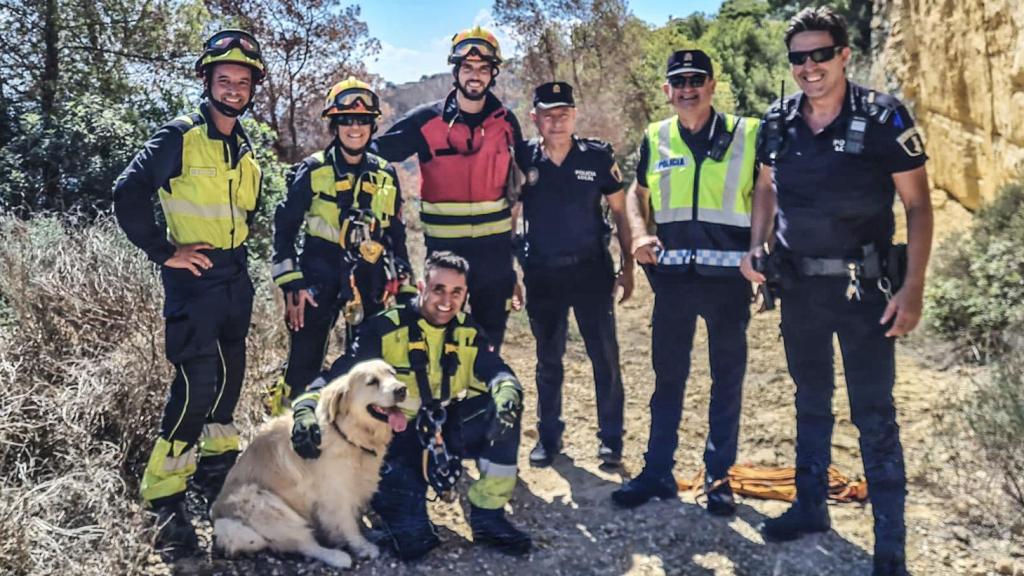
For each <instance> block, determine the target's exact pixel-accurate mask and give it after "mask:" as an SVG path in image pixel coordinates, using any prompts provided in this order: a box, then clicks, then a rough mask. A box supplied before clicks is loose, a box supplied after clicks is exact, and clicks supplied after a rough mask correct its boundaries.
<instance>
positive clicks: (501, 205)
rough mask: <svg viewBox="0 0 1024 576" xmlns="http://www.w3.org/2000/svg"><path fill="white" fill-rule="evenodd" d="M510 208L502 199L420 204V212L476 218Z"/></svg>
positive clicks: (506, 201)
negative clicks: (476, 216)
mask: <svg viewBox="0 0 1024 576" xmlns="http://www.w3.org/2000/svg"><path fill="white" fill-rule="evenodd" d="M506 208H508V200H506V199H505V198H500V199H498V200H491V201H488V202H420V210H421V211H423V213H425V214H434V215H437V216H475V215H480V214H491V213H494V212H501V211H502V210H504V209H506Z"/></svg>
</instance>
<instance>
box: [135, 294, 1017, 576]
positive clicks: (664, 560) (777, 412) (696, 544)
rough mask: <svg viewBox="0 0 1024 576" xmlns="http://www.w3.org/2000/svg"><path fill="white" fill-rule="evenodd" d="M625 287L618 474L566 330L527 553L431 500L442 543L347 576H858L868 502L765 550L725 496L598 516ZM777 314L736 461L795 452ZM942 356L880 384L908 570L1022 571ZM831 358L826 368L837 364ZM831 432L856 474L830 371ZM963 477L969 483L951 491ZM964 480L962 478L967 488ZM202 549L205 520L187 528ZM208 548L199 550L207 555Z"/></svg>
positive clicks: (527, 344) (199, 563) (528, 507)
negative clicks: (904, 478)
mask: <svg viewBox="0 0 1024 576" xmlns="http://www.w3.org/2000/svg"><path fill="white" fill-rule="evenodd" d="M638 280H639V281H638V286H639V289H638V293H637V295H636V296H635V297H634V299H633V300H631V301H629V302H627V303H626V304H625V305H624V306H622V307H621V308H619V312H618V320H619V330H620V341H621V344H622V366H623V371H624V380H625V385H626V390H627V394H626V397H627V401H626V422H627V427H628V431H627V434H626V438H625V445H626V450H625V466H624V469H622V470H619V471H604V470H601V469H600V468H599V466H598V460H597V458H596V450H597V441H596V439H595V433H596V424H595V422H594V417H595V408H594V392H593V389H592V385H591V381H592V380H591V375H590V367H589V364H588V361H587V358H586V355H585V353H584V351H583V346H582V342H581V341H580V338H579V336H578V334H577V333H575V332H574V333H573V334H571V336H570V339H571V342H570V346H569V349H568V352H567V355H566V359H565V363H566V371H565V376H566V390H565V395H566V400H565V412H566V413H565V421H566V424H567V430H566V436H565V453H564V455H562V456H560V457H559V458H558V460H557V461H556V462H555V465H554V466H553V467H551V468H548V469H533V468H530V466H529V465H528V463H527V454H528V452H529V449H530V448H531V447H532V446H533V444H534V442H535V439H536V433H535V431H534V430H533V429H532V427H533V425H534V424H535V418H534V416H533V408H534V396H533V395H532V394H530V393H529V392H528V393H527V400H526V402H527V410H526V416H525V422H524V424H525V426H524V430H525V432H524V437H523V444H522V447H521V449H520V466H521V471H520V475H521V476H520V477H521V482H520V484H519V486H518V488H517V489H516V494H515V497H514V500H513V502H512V509H513V510H514V513H513V515H512V518H513V519H514V521H515V522H516V523H517V524H518V525H519V526H521V527H523V528H525V529H526V530H528V531H529V532H530V533H531V534H532V535H533V537H534V542H535V543H536V547H535V550H534V552H533V553H531V554H530V555H529V556H528V557H525V558H522V559H508V558H505V557H503V556H500V555H498V554H496V553H494V552H492V551H490V550H486V549H482V548H478V547H475V546H474V545H473V544H472V542H471V541H470V539H469V538H470V534H469V529H468V525H467V524H466V522H465V519H464V513H463V507H466V506H467V503H466V502H465V499H464V498H463V499H462V500H461V501H460V502H458V503H456V504H434V505H432V506H431V514H432V516H433V519H434V521H435V522H436V523H437V524H438V526H439V528H440V532H441V538H442V540H443V546H442V547H441V548H440V549H438V550H436V551H435V552H433V553H432V554H431V555H430V556H429V557H428V558H427V559H426V560H424V561H422V562H419V563H417V564H413V565H404V564H401V563H399V562H397V561H396V560H395V559H394V557H393V556H390V555H387V554H385V555H383V556H382V557H381V558H380V559H378V560H376V561H373V562H366V563H362V564H361V565H359V566H357V567H356V568H355V569H354V570H353V571H351V573H352V574H392V573H394V574H428V573H436V572H438V571H443V572H445V573H457V574H517V575H520V574H523V573H536V574H629V575H655V574H709V575H710V574H714V575H729V574H736V575H762V574H764V575H769V574H771V575H802V574H806V575H818V574H834V575H843V576H846V575H860V574H868V573H870V566H871V557H870V550H871V545H872V533H871V511H870V505H859V504H835V505H833V506H832V507H831V514H832V521H833V527H834V529H833V530H832V531H831V532H829V533H827V534H824V535H820V536H814V537H809V538H805V539H803V540H800V541H797V542H793V543H787V544H781V545H779V544H766V543H764V542H763V540H762V539H761V537H760V536H759V534H758V532H757V530H756V526H757V524H758V523H759V522H760V521H761V520H762V519H763V518H765V517H770V516H774V515H777V514H779V513H781V512H782V511H783V510H784V509H785V507H786V505H785V504H784V503H781V502H771V501H761V500H754V499H740V508H739V513H738V514H737V516H736V517H735V518H733V519H731V520H722V519H717V518H711V517H709V516H708V515H707V514H706V513H705V511H704V510H703V508H702V506H701V505H700V503H699V501H695V498H694V495H693V494H691V493H681V494H680V495H679V499H678V500H673V501H662V502H656V503H652V504H649V505H646V506H643V507H641V508H639V509H637V510H633V511H622V510H618V509H616V508H615V507H613V505H612V503H611V500H610V498H609V495H610V493H611V492H612V491H613V490H615V489H616V488H617V487H618V486H619V485H620V483H621V482H622V481H623V479H627V478H629V476H630V475H631V474H635V473H637V472H639V470H640V468H641V465H642V462H643V459H642V458H643V451H644V447H645V442H646V438H647V432H648V425H649V416H648V410H647V403H648V400H649V398H650V395H651V392H652V390H653V379H652V374H651V369H650V354H649V343H650V326H649V317H650V312H651V307H652V295H651V294H650V290H649V289H648V287H647V285H646V282H644V281H643V280H642V279H641V278H638ZM778 321H779V318H778V315H777V313H770V314H761V315H757V316H756V317H755V319H754V320H753V322H752V324H751V327H750V331H749V341H750V363H749V368H748V375H747V380H746V385H745V399H744V410H743V421H742V429H741V447H740V454H739V461H740V462H742V463H752V464H760V465H771V466H788V465H792V462H793V450H794V434H795V424H794V409H793V402H792V398H793V390H794V385H793V382H792V380H791V379H790V378H789V375H788V373H787V371H786V367H785V359H784V356H783V351H782V343H781V341H780V340H779V338H778V328H777V326H778ZM532 347H533V340H532V338H531V336H530V334H529V329H528V326H527V323H526V319H525V316H524V315H523V314H519V315H516V316H515V317H514V318H513V320H512V327H511V330H510V335H509V341H508V342H507V344H506V346H505V350H506V355H507V357H508V360H509V362H510V363H511V364H512V366H513V367H514V368H515V369H516V371H517V373H518V374H519V375H520V376H521V377H522V379H523V381H524V385H525V386H526V389H527V391H530V390H532V386H533V368H534V362H533V348H532ZM943 357H945V356H944V355H942V354H939V353H936V352H934V351H933V349H932V344H931V343H929V342H927V341H925V340H924V339H922V338H920V337H913V338H910V339H906V340H904V341H902V342H901V343H900V345H899V347H898V379H897V386H896V390H895V396H896V401H897V406H898V408H899V419H900V422H901V424H902V438H903V445H904V447H905V449H906V459H907V466H908V473H909V477H910V484H909V490H910V495H909V498H908V504H907V523H908V525H909V535H908V546H907V553H908V556H909V559H910V566H911V568H912V571H913V573H915V574H920V575H960V574H969V575H974V574H1020V575H1024V523H1018V525H1017V527H1016V528H1015V529H1014V530H1013V531H1012V532H1011V533H1008V534H998V533H993V532H992V531H991V530H981V529H979V528H977V524H978V523H979V522H980V521H981V520H983V518H980V517H979V515H981V516H983V515H984V512H983V511H980V510H979V509H978V508H977V507H976V506H975V505H974V504H972V503H971V502H973V501H971V500H968V499H965V498H964V497H963V495H962V494H961V493H960V492H959V490H960V488H959V487H961V486H964V485H974V486H977V487H979V488H984V487H986V486H988V484H987V477H986V476H985V475H984V474H983V473H982V472H980V471H977V470H972V469H970V468H969V464H966V463H969V462H970V461H971V459H970V457H969V454H964V453H961V450H963V448H962V447H959V446H957V445H955V443H951V442H949V441H947V440H945V439H942V440H940V435H939V434H937V430H939V429H940V428H941V427H942V426H944V424H943V423H944V422H946V421H948V420H949V418H948V416H949V415H950V410H951V409H953V408H951V407H954V406H955V405H956V398H958V397H961V396H962V394H963V391H964V390H965V388H966V387H968V386H969V385H970V381H971V379H972V378H975V377H978V375H979V373H977V372H973V371H969V370H967V369H964V368H960V367H956V366H949V365H948V364H950V363H949V362H948V361H946V364H947V365H939V364H937V360H936V359H937V358H943ZM693 360H694V362H693V366H694V369H693V373H692V374H691V377H690V381H689V385H688V389H687V395H686V410H685V412H684V419H683V422H682V424H681V426H680V439H681V441H680V448H679V451H678V453H677V455H676V458H677V461H678V465H677V469H676V472H677V474H678V475H679V476H680V477H685V478H689V477H691V476H692V475H693V474H695V473H696V472H697V470H698V469H699V467H700V465H701V452H702V449H703V440H704V436H705V434H706V431H707V423H706V413H707V404H708V390H709V386H710V374H709V370H708V362H707V335H706V332H705V331H704V330H703V327H701V328H700V330H699V332H698V336H697V339H696V344H695V349H694V351H693ZM839 364H841V363H839ZM837 374H838V379H837V382H838V387H839V390H837V393H836V397H835V411H836V414H837V419H836V422H837V424H836V432H835V437H834V449H833V458H834V462H835V463H836V465H838V466H839V467H840V469H841V470H842V471H843V472H845V473H846V474H847V475H849V476H851V477H857V476H860V475H862V473H863V471H862V470H863V469H862V466H861V464H860V450H859V447H858V443H857V431H856V429H855V427H854V426H853V424H852V423H851V421H850V413H849V404H848V402H847V399H846V394H845V389H844V386H843V384H842V382H843V380H842V368H841V365H840V366H837ZM965 477H967V478H968V479H970V478H973V479H974V480H970V481H968V482H964V479H965ZM972 483H973V484H972ZM201 529H202V530H203V532H204V534H205V538H204V541H205V542H206V543H207V544H208V543H209V540H208V538H209V525H208V524H207V523H205V522H203V523H201ZM207 548H208V547H207ZM147 571H148V572H150V573H154V574H156V573H165V574H166V573H175V574H280V575H292V574H331V573H334V572H333V571H332V570H331V569H328V568H325V567H324V566H323V565H322V564H319V563H316V562H309V561H306V560H304V559H299V558H282V557H276V556H273V555H270V554H265V555H260V556H258V557H255V558H246V559H240V560H234V561H229V560H224V559H213V558H210V557H209V555H208V554H207V555H203V556H198V557H194V558H186V559H181V560H178V561H177V562H175V563H171V564H166V563H164V562H162V561H161V560H159V559H158V558H156V557H155V556H154V557H153V563H152V565H151V566H149V567H148V569H147Z"/></svg>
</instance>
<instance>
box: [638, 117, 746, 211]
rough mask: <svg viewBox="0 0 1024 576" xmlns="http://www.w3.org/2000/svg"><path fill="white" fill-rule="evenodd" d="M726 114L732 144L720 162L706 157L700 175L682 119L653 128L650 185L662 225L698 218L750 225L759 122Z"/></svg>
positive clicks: (649, 139)
mask: <svg viewBox="0 0 1024 576" xmlns="http://www.w3.org/2000/svg"><path fill="white" fill-rule="evenodd" d="M722 116H724V118H725V129H726V130H728V131H730V132H733V139H732V143H731V144H730V145H729V148H728V149H727V150H726V153H725V156H723V157H722V159H721V160H720V161H716V160H714V159H712V158H704V159H703V161H702V162H701V164H700V170H699V173H700V175H699V177H698V176H697V173H698V170H697V161H696V158H695V157H694V155H693V152H691V151H690V148H689V147H688V146H687V145H686V142H685V141H683V137H682V136H681V135H680V133H679V121H678V119H676V118H675V117H672V118H669V119H668V120H664V121H661V122H654V123H652V124H651V125H650V126H648V127H647V143H648V150H649V151H650V157H649V159H648V163H647V188H648V190H650V198H651V208H652V210H653V214H654V222H655V223H656V224H666V223H669V222H686V221H692V220H697V221H700V222H708V223H712V224H724V225H727V226H742V227H747V228H749V227H750V212H751V204H752V196H753V190H754V164H755V161H756V157H757V151H756V147H757V142H756V140H757V128H758V120H757V119H756V118H744V117H737V116H733V115H731V114H723V115H722ZM713 121H714V118H713ZM695 203H696V206H694V204H695Z"/></svg>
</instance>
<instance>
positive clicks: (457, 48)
mask: <svg viewBox="0 0 1024 576" xmlns="http://www.w3.org/2000/svg"><path fill="white" fill-rule="evenodd" d="M474 57H475V59H477V60H486V61H488V62H490V63H491V64H494V65H495V66H497V65H499V64H501V46H500V45H499V44H498V39H497V37H495V36H494V34H492V33H491V32H490V31H489V30H487V29H486V28H482V27H480V26H474V27H472V28H470V29H468V30H463V31H462V32H459V33H458V34H456V35H454V36H452V47H451V51H450V52H449V53H448V63H449V64H458V63H460V62H462V61H463V60H465V59H467V58H469V59H474Z"/></svg>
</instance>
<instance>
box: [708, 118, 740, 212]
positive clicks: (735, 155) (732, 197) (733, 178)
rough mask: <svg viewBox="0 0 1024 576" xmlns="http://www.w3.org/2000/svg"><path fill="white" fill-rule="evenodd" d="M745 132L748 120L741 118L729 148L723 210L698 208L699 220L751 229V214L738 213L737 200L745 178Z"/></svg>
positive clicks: (723, 192)
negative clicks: (742, 179)
mask: <svg viewBox="0 0 1024 576" xmlns="http://www.w3.org/2000/svg"><path fill="white" fill-rule="evenodd" d="M745 131H746V118H743V117H740V118H739V120H738V121H737V122H736V128H735V129H734V130H733V138H732V144H731V145H730V146H729V148H730V150H729V153H730V155H729V166H728V167H727V168H726V173H725V184H724V190H722V208H721V209H720V210H716V209H714V208H705V207H703V206H698V207H697V210H698V211H697V219H698V220H701V221H702V222H712V223H715V224H726V225H729V226H742V227H744V228H749V227H750V214H744V213H740V212H736V199H737V196H739V193H740V191H739V185H740V179H741V178H742V177H743V165H744V163H745V162H744V161H745V160H746V156H747V137H746V133H745Z"/></svg>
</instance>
